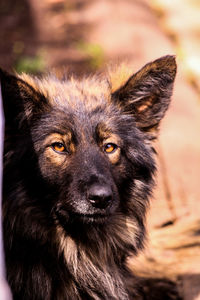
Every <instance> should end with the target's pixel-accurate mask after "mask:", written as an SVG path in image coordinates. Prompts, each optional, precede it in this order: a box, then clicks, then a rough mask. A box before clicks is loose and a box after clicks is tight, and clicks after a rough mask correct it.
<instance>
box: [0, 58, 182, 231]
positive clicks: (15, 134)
mask: <svg viewBox="0 0 200 300" xmlns="http://www.w3.org/2000/svg"><path fill="white" fill-rule="evenodd" d="M175 74H176V63H175V59H174V57H172V56H166V57H163V58H160V59H158V60H156V61H154V62H151V63H149V64H147V65H145V66H144V67H143V68H142V69H141V70H140V71H138V72H137V73H135V74H134V75H132V76H130V77H129V78H126V76H125V79H124V76H122V77H123V80H121V79H116V78H115V83H116V80H117V81H118V82H117V87H116V84H115V83H114V80H113V75H111V76H107V78H101V77H99V76H96V77H95V76H94V77H91V78H85V79H82V80H81V81H79V80H77V79H74V78H73V77H72V78H70V79H67V80H58V79H57V78H56V77H54V76H47V77H44V78H41V79H39V78H35V77H31V76H27V75H25V74H22V75H21V76H14V75H10V74H8V73H6V72H3V71H1V72H0V75H1V84H2V94H3V99H4V111H5V120H6V134H5V170H6V171H5V178H7V177H9V176H11V178H12V177H13V176H14V175H13V173H16V174H15V178H18V182H20V184H22V185H23V189H24V190H26V193H28V194H29V199H33V201H35V202H37V201H38V202H39V205H40V206H41V207H42V209H46V210H47V211H48V213H52V212H53V214H54V215H55V216H56V218H58V219H59V221H60V222H61V223H62V224H65V223H67V222H74V221H76V222H81V223H83V224H88V223H90V224H91V223H94V222H96V223H100V224H102V223H103V224H104V223H105V222H107V221H108V220H110V219H112V217H113V216H116V215H126V216H130V217H132V218H133V217H134V218H135V219H136V220H137V222H139V223H140V224H142V222H143V218H144V216H145V210H146V206H147V200H148V197H149V195H150V194H151V189H152V184H153V174H154V172H155V162H154V158H153V153H154V149H153V146H152V140H154V139H155V138H156V136H157V131H158V127H159V122H160V120H161V119H162V118H163V116H164V114H165V111H166V110H167V108H168V106H169V103H170V97H171V94H172V87H173V82H174V78H175ZM11 165H12V166H13V167H12V168H11V167H10V166H11ZM9 170H12V172H11V173H12V174H11V173H9ZM7 173H8V174H9V175H8V176H7V177H6V174H7ZM5 182H6V179H5ZM27 191H28V192H27ZM63 226H65V225H63Z"/></svg>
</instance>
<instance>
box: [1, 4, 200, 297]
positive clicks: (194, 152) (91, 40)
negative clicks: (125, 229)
mask: <svg viewBox="0 0 200 300" xmlns="http://www.w3.org/2000/svg"><path fill="white" fill-rule="evenodd" d="M0 28H1V30H0V66H1V67H2V68H4V69H6V70H8V71H13V70H16V71H17V72H28V73H33V74H41V73H44V72H47V71H48V70H52V69H54V70H55V71H57V72H63V70H65V71H66V70H69V71H70V72H75V73H76V74H77V75H78V76H82V75H83V74H89V73H92V72H94V71H103V70H104V68H105V67H106V65H107V64H108V63H115V64H116V63H119V62H121V61H125V62H127V63H128V64H129V65H130V66H131V67H132V69H133V72H134V71H137V70H138V68H140V67H142V66H143V65H144V64H145V63H147V62H149V61H151V60H153V59H156V58H158V57H160V56H162V55H166V54H175V55H176V56H177V63H178V75H177V79H176V83H175V89H174V95H173V101H172V105H171V107H170V110H169V111H168V114H167V116H166V118H165V120H164V121H163V123H162V130H161V134H160V138H159V142H158V143H157V149H158V153H159V156H158V165H159V168H158V169H159V175H158V180H157V188H156V191H155V196H154V199H153V200H152V205H151V206H152V207H151V210H150V212H149V216H148V223H149V228H150V233H149V240H150V241H149V244H150V246H149V247H148V249H147V253H146V256H147V258H148V259H149V261H153V263H154V265H155V261H159V262H161V263H162V264H164V265H165V268H164V269H165V271H166V272H167V273H168V275H167V276H176V279H177V280H178V282H181V283H180V289H181V291H182V293H183V294H184V299H188V300H191V299H200V94H199V91H200V1H199V0H173V1H170V0H152V1H151V0H149V1H148V0H42V1H41V0H18V1H13V0H1V1H0ZM174 274H175V275H174Z"/></svg>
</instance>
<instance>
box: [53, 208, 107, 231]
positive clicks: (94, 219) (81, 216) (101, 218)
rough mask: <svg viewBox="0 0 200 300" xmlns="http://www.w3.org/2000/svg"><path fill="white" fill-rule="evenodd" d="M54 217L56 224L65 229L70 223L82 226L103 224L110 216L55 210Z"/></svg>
mask: <svg viewBox="0 0 200 300" xmlns="http://www.w3.org/2000/svg"><path fill="white" fill-rule="evenodd" d="M54 213H55V216H56V219H57V220H58V222H59V223H60V224H61V225H62V226H63V227H66V226H67V224H70V223H71V224H72V223H82V224H89V223H96V224H103V223H105V222H106V221H107V220H108V219H109V217H110V214H108V213H103V212H102V213H89V214H88V213H79V212H72V211H71V212H69V211H65V210H63V209H62V210H61V209H59V210H55V212H54Z"/></svg>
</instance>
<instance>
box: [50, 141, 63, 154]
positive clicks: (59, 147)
mask: <svg viewBox="0 0 200 300" xmlns="http://www.w3.org/2000/svg"><path fill="white" fill-rule="evenodd" d="M51 147H52V149H53V150H54V151H56V152H58V153H64V152H66V148H65V146H64V145H63V144H62V143H58V142H57V143H53V144H51Z"/></svg>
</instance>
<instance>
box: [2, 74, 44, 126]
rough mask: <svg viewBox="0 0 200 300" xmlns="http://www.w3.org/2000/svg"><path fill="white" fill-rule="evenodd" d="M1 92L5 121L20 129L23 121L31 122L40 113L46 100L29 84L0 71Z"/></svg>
mask: <svg viewBox="0 0 200 300" xmlns="http://www.w3.org/2000/svg"><path fill="white" fill-rule="evenodd" d="M0 80H1V92H2V98H3V108H4V114H5V121H6V123H7V124H9V125H12V126H14V127H16V126H17V127H18V126H19V123H22V122H23V120H25V119H26V121H29V120H30V119H31V118H32V117H33V116H34V113H39V112H40V111H41V109H42V106H44V105H46V99H45V97H44V96H42V95H41V94H40V93H39V92H38V91H37V90H35V89H34V87H32V86H31V85H30V84H29V83H28V82H25V81H24V80H22V79H20V78H19V77H17V76H15V75H11V74H9V73H7V72H6V71H3V70H2V69H0Z"/></svg>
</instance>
